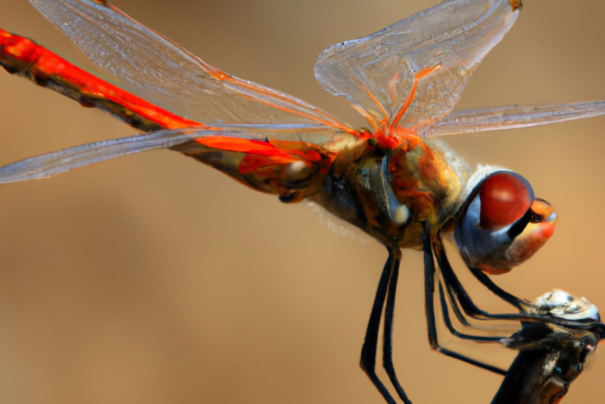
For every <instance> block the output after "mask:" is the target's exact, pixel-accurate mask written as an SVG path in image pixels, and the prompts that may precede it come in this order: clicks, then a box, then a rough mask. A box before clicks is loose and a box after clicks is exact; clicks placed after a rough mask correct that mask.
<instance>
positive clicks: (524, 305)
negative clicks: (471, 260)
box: [467, 265, 531, 312]
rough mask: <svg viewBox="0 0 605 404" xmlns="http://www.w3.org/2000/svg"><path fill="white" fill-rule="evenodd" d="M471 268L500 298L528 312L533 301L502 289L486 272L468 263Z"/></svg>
mask: <svg viewBox="0 0 605 404" xmlns="http://www.w3.org/2000/svg"><path fill="white" fill-rule="evenodd" d="M467 266H468V268H469V269H470V270H471V273H472V274H473V275H474V276H475V278H477V280H478V281H479V282H481V283H482V284H483V285H485V286H486V287H487V288H488V289H489V290H490V291H492V293H494V294H495V295H496V296H498V297H499V298H500V299H502V300H504V301H505V302H507V303H509V304H510V305H512V306H513V307H515V308H517V309H519V311H521V312H526V311H527V309H528V308H529V307H530V306H531V303H530V302H528V301H527V300H525V299H519V298H518V297H517V296H514V295H511V294H510V293H508V292H507V291H505V290H502V289H501V288H500V287H499V286H498V285H496V284H495V283H494V282H493V281H492V280H491V279H490V278H489V276H487V275H486V274H484V273H483V271H481V270H480V269H477V268H473V267H471V266H469V265H467Z"/></svg>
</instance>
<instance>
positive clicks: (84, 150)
mask: <svg viewBox="0 0 605 404" xmlns="http://www.w3.org/2000/svg"><path fill="white" fill-rule="evenodd" d="M336 132H337V131H335V130H332V131H328V130H326V129H325V128H323V127H321V128H317V127H309V126H301V125H292V126H288V125H275V126H271V125H259V126H254V125H244V126H241V127H237V126H228V125H227V126H225V127H224V130H205V129H196V128H186V129H167V130H160V131H157V132H154V133H152V134H145V135H138V136H131V137H125V138H119V139H112V140H106V141H101V142H95V143H89V144H85V145H82V146H76V147H71V148H68V149H64V150H61V151H58V152H53V153H48V154H44V155H41V156H35V157H30V158H27V159H25V160H21V161H17V162H15V163H12V164H8V165H5V166H3V167H0V184H5V183H9V182H17V181H25V180H31V179H41V178H48V177H52V176H54V175H57V174H61V173H64V172H67V171H69V170H73V169H75V168H80V167H84V166H88V165H91V164H94V163H99V162H102V161H105V160H111V159H114V158H117V157H122V156H127V155H129V154H135V153H140V152H143V151H148V150H155V149H166V148H174V147H177V146H179V145H183V144H184V143H187V142H196V143H197V144H198V145H206V143H210V141H209V140H208V139H213V142H212V144H213V145H214V146H215V147H214V149H215V150H222V151H233V150H235V151H238V152H250V151H251V150H252V149H251V147H250V145H252V146H255V147H254V149H255V150H256V149H258V150H261V152H262V153H264V155H267V154H269V157H271V152H273V153H274V154H275V153H277V154H279V153H280V152H279V151H278V150H273V149H270V148H269V147H268V145H269V143H268V142H270V141H282V142H288V141H290V142H294V141H296V142H298V143H300V144H301V145H305V146H306V147H307V148H312V147H319V148H322V147H321V146H320V144H322V143H326V144H327V143H330V141H333V140H334V137H335V136H336ZM306 136H308V137H309V139H313V140H314V143H313V142H310V141H308V139H305V137H306ZM205 139H206V140H205ZM217 139H220V140H221V141H220V142H218V141H217ZM260 139H262V141H261V140H260ZM319 139H321V141H320V142H318V140H319ZM238 142H239V143H238ZM246 142H247V143H246ZM208 147H209V148H212V146H208ZM208 147H207V148H208ZM246 147H247V149H246ZM274 149H275V148H274ZM322 149H323V148H322ZM279 157H281V158H282V160H283V153H281V154H279Z"/></svg>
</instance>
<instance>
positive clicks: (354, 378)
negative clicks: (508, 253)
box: [0, 0, 605, 404]
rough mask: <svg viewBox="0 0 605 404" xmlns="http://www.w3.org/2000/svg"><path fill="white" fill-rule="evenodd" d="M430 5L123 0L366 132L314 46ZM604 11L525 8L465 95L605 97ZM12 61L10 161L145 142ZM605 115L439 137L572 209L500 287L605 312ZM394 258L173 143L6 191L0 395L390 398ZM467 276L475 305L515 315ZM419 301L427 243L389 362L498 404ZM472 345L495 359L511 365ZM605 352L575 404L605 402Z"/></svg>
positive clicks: (32, 27)
mask: <svg viewBox="0 0 605 404" xmlns="http://www.w3.org/2000/svg"><path fill="white" fill-rule="evenodd" d="M434 3H435V1H427V0H406V1H401V0H372V1H367V0H327V1H326V0H324V1H316V0H314V1H305V2H300V1H293V0H254V1H249V0H173V1H170V2H167V1H160V0H119V1H118V0H116V1H115V4H116V5H117V6H119V7H121V8H122V9H123V10H125V11H126V12H127V13H129V14H130V15H132V16H134V17H135V18H137V19H138V20H140V21H142V22H143V23H145V24H146V25H148V26H150V27H152V28H154V29H155V30H157V31H160V32H162V33H164V34H166V35H167V36H168V37H170V38H172V39H174V40H175V41H177V42H178V43H180V44H182V45H183V46H185V47H186V48H188V49H190V50H191V51H193V53H195V54H197V55H199V56H201V57H202V58H203V59H204V60H205V61H207V62H208V63H210V64H213V65H215V66H217V67H219V68H220V69H223V70H225V71H227V72H230V73H232V74H234V75H236V76H239V77H242V78H245V79H248V80H252V81H256V82H259V83H262V84H264V85H267V86H270V87H273V88H276V89H280V90H282V91H286V92H288V93H290V94H293V95H295V96H297V97H300V98H302V99H304V100H306V101H308V102H311V103H313V104H315V105H317V106H319V107H322V108H324V109H326V110H328V111H330V112H333V113H334V114H336V115H337V116H339V117H341V118H342V119H343V120H344V121H348V122H350V123H352V124H355V125H356V126H358V125H361V124H363V122H362V120H361V118H359V117H358V116H356V114H355V113H354V112H353V111H352V110H351V109H350V108H349V107H348V106H347V105H345V104H344V103H342V102H340V101H339V100H337V99H335V98H333V97H331V96H330V95H328V94H327V93H326V92H324V91H323V90H322V89H321V87H320V86H319V85H318V84H317V83H316V81H315V78H314V76H313V66H314V63H315V60H316V58H317V56H318V55H319V53H320V52H321V51H322V50H323V49H324V48H326V47H328V46H329V45H332V44H334V43H337V42H341V41H343V40H346V39H351V38H354V37H359V36H363V35H367V34H369V33H372V32H374V31H377V30H379V29H381V28H383V27H385V26H387V25H389V24H391V23H393V22H395V21H397V20H399V19H401V18H404V17H407V16H408V15H410V14H412V13H414V12H417V11H420V10H422V9H425V8H427V7H429V6H431V5H433V4H434ZM0 4H1V5H2V7H1V10H2V11H1V12H0V27H2V28H4V29H7V30H9V31H12V32H16V33H20V34H22V35H26V36H29V37H31V38H34V39H36V40H37V41H38V42H40V43H44V44H46V45H48V46H50V47H51V48H52V49H54V50H56V51H58V52H59V53H60V54H62V55H65V56H67V57H69V58H70V59H72V60H75V61H77V62H78V63H85V61H84V58H83V57H82V56H80V55H79V53H78V51H77V50H76V49H75V48H74V47H73V46H72V45H71V44H70V42H69V40H67V39H66V38H64V37H63V36H62V34H61V33H59V32H58V31H56V30H55V29H54V28H53V27H52V26H51V25H50V24H49V23H47V22H46V21H45V20H44V19H43V18H42V17H41V16H39V15H38V14H37V13H36V12H35V10H34V9H33V8H32V7H31V6H30V5H29V4H28V3H27V2H26V1H25V0H19V1H17V0H2V1H1V3H0ZM604 18H605V3H603V1H601V0H577V1H574V2H570V1H565V0H527V1H526V2H525V8H524V9H523V12H522V13H521V15H520V18H519V20H518V22H517V24H516V26H515V27H514V28H513V30H512V32H511V33H510V34H508V36H507V37H506V38H505V40H504V42H503V43H502V44H501V45H499V46H498V47H497V48H496V49H495V50H494V51H493V52H492V53H491V54H490V55H489V56H488V57H487V59H486V60H485V61H484V63H483V64H482V66H481V68H480V69H479V70H478V72H477V73H476V74H475V76H474V78H473V79H472V80H471V83H470V85H469V86H468V88H467V90H466V91H465V93H464V96H463V98H462V101H461V103H460V105H459V107H460V108H469V107H483V106H496V105H504V104H513V103H555V102H573V101H588V100H597V99H605V79H604V78H603V71H604V69H605V53H604V52H603V44H604V43H605V26H604V25H603V23H602V22H603V20H604ZM1 73H2V74H0V89H1V90H0V120H1V122H2V126H1V129H0V142H1V143H0V144H2V147H1V148H0V164H6V163H10V162H12V161H15V160H18V159H21V158H25V157H29V156H32V155H37V154H42V153H45V152H50V151H54V150H58V149H61V148H64V147H69V146H74V145H78V144H82V143H88V142H92V141H96V140H101V139H107V138H116V137H122V136H128V135H131V134H133V133H134V131H133V130H132V129H130V128H128V127H126V126H124V125H123V124H121V123H120V122H118V121H116V120H114V119H112V118H111V117H109V116H106V115H104V114H103V113H101V112H99V111H96V110H87V109H84V108H81V107H80V106H79V105H78V104H77V103H75V102H73V101H71V100H68V99H66V98H64V97H61V96H59V95H57V94H55V93H53V92H51V91H48V90H44V89H41V88H38V87H36V86H34V85H32V84H31V83H29V82H27V81H25V80H23V79H20V78H16V77H11V76H9V75H8V74H5V73H4V72H1ZM604 125H605V119H604V118H597V119H592V120H585V121H578V122H572V123H566V124H560V125H556V126H548V127H542V128H535V129H528V130H517V131H508V132H492V133H489V134H484V135H467V136H460V137H456V138H450V139H447V141H448V143H449V144H450V145H451V146H452V147H453V148H455V149H456V150H457V151H458V152H460V153H461V154H462V155H463V156H464V157H465V158H467V159H468V161H469V162H470V163H471V164H472V165H476V164H477V163H478V162H483V163H497V164H501V165H504V166H506V167H509V168H512V169H514V170H516V171H518V172H520V173H522V174H523V175H524V176H526V177H527V178H528V179H529V180H530V182H531V183H532V184H533V186H534V189H535V190H536V193H537V194H538V195H539V196H541V197H543V198H545V199H547V200H548V201H550V202H552V203H553V204H554V206H555V207H556V208H557V210H558V212H559V214H560V222H559V225H558V229H557V232H556V235H555V237H554V238H553V239H552V240H551V241H550V242H549V244H547V246H546V247H545V248H544V249H543V250H542V251H541V252H540V253H539V254H538V255H537V256H536V257H535V258H533V259H532V260H531V261H530V262H529V263H527V264H525V265H523V266H522V267H521V268H519V269H517V270H516V271H514V272H513V273H511V274H509V275H506V276H502V277H498V278H497V279H496V280H497V281H498V282H499V283H500V284H501V285H502V286H503V287H504V288H505V289H507V290H510V291H511V292H513V293H515V294H517V295H519V296H522V297H527V298H530V299H533V298H535V297H536V296H538V295H541V294H543V293H544V292H546V291H548V290H550V289H551V288H553V287H555V286H556V287H561V288H564V289H565V290H567V291H569V292H572V293H575V294H578V295H583V296H586V297H587V298H589V299H590V300H591V301H592V302H593V303H595V304H596V305H597V306H598V307H601V308H605V294H604V293H603V289H604V288H605V283H604V282H603V281H604V279H605V275H603V273H604V272H603V271H604V269H605V268H602V265H603V264H602V262H603V259H602V254H603V251H605V246H603V239H604V237H605V236H604V235H603V230H602V229H603V227H604V226H605V212H604V209H603V206H604V203H603V202H604V201H605V195H604V187H603V184H604V182H605V181H604V180H603V171H604V170H605V158H604V157H603V150H604V146H605V141H604V139H603V136H602V132H603V131H604V130H605V129H603V127H604ZM452 253H453V251H452ZM452 256H455V254H452ZM385 259H386V252H385V251H384V250H383V248H382V247H380V246H379V245H378V244H377V243H376V242H374V241H372V240H368V239H366V240H365V242H360V241H359V239H354V238H351V237H347V236H341V235H338V234H336V233H335V232H333V231H331V230H330V229H329V228H328V226H326V225H325V223H323V222H322V220H321V219H320V218H317V217H316V215H314V214H313V213H312V212H311V211H310V210H309V209H308V208H307V207H306V206H305V205H304V204H299V205H296V206H286V205H283V204H281V203H280V202H279V201H278V200H277V198H275V197H271V196H266V195H262V194H260V193H254V192H252V191H250V190H248V189H246V188H244V187H242V186H241V185H239V184H237V183H235V182H234V181H232V180H230V179H228V178H227V177H225V176H223V175H222V174H220V173H217V172H214V171H213V170H212V169H210V168H208V167H205V166H202V165H200V164H198V163H196V162H194V161H193V160H190V159H187V158H184V157H182V156H180V155H178V154H176V153H171V152H151V153H144V154H142V155H139V156H131V157H128V158H124V159H119V160H116V161H112V162H109V163H105V164H100V165H97V166H93V167H89V168H87V169H82V170H77V171H75V172H72V173H68V174H65V175H61V176H59V177H56V178H53V179H50V180H44V181H33V182H28V183H18V184H12V185H5V186H2V188H1V189H0V404H5V403H19V404H21V403H23V404H26V403H36V404H47V403H48V404H50V403H91V404H92V403H128V404H135V403H146V404H151V403H234V402H245V403H341V402H347V403H381V402H382V399H381V398H380V396H379V395H378V393H377V392H376V391H375V389H374V388H373V387H372V386H371V384H370V383H369V381H368V380H367V379H366V377H365V376H364V375H363V374H362V372H361V370H360V369H359V367H358V358H359V352H360V349H361V343H362V340H363V335H364V332H365V327H366V322H367V320H368V315H369V310H370V306H371V302H372V299H373V295H374V292H375V287H376V284H377V282H378V276H379V273H380V270H381V267H382V265H383V262H384V260H385ZM454 264H455V265H456V267H457V268H459V270H458V272H459V273H460V274H466V271H464V269H463V268H462V266H461V262H460V260H459V259H458V258H455V259H454ZM463 278H464V280H465V281H466V284H467V285H468V288H469V289H471V290H472V291H473V296H474V297H475V298H476V299H477V302H478V303H479V304H480V305H482V306H484V307H486V308H490V309H494V310H497V309H504V307H503V306H501V305H499V304H498V303H497V302H496V301H495V299H494V298H493V297H492V296H490V295H489V294H488V293H486V292H485V291H484V289H483V288H482V287H481V286H479V285H478V284H476V283H474V282H472V281H471V280H470V279H468V277H467V276H463ZM421 301H422V270H421V256H420V254H419V253H417V252H406V253H405V255H404V263H403V265H402V275H401V277H400V292H399V297H398V306H397V318H396V326H395V333H396V334H395V363H396V365H397V369H398V373H399V375H400V378H401V380H402V381H403V384H404V386H405V387H406V389H407V391H408V393H409V395H410V397H411V398H412V399H413V401H414V403H416V404H421V403H436V402H448V403H487V402H489V400H490V399H491V397H492V396H493V394H494V393H495V391H496V389H497V387H498V386H499V384H500V382H501V377H499V376H495V375H492V374H489V373H487V372H485V371H482V370H479V369H475V368H473V367H471V366H469V365H466V364H463V363H460V362H457V361H455V360H453V359H449V358H446V357H444V356H441V355H439V354H436V353H432V352H431V351H430V349H429V346H428V343H427V340H426V326H425V322H424V319H423V307H422V304H421ZM452 346H455V347H458V345H452ZM463 348H464V347H463ZM466 349H467V352H472V353H475V354H476V355H480V356H481V357H482V358H484V359H486V360H488V361H490V362H492V363H496V364H499V365H500V366H507V363H508V361H510V359H511V358H512V355H511V354H510V353H507V352H503V349H500V348H497V347H496V348H495V349H489V348H488V349H485V348H484V347H477V346H474V345H471V346H470V348H468V347H467V348H466ZM603 355H605V354H604V353H597V354H596V355H595V356H594V357H593V358H592V360H591V361H590V362H591V363H590V364H589V366H588V370H587V371H586V372H585V374H583V375H582V376H581V377H580V379H578V381H577V382H576V383H575V384H574V386H573V387H572V389H571V392H570V393H569V395H568V397H567V398H566V401H565V402H569V403H571V402H576V403H577V402H583V401H588V400H589V399H590V398H591V397H595V396H603V394H605V387H604V384H603V383H602V379H603V375H604V374H605V358H604V357H602V356H603ZM600 356H601V357H600Z"/></svg>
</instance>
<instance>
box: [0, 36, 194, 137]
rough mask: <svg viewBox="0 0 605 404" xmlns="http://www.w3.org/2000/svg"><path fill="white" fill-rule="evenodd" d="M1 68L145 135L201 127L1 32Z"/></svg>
mask: <svg viewBox="0 0 605 404" xmlns="http://www.w3.org/2000/svg"><path fill="white" fill-rule="evenodd" d="M0 65H1V66H2V67H4V69H6V70H7V71H8V72H9V73H12V74H17V75H19V76H22V77H25V78H28V79H30V80H31V81H33V82H35V83H36V84H38V85H40V86H43V87H48V88H50V89H52V90H55V91H57V92H60V93H62V94H64V95H66V96H68V97H70V98H72V99H74V100H76V101H78V102H79V103H80V104H82V105H83V106H85V107H97V108H100V109H102V110H104V111H107V112H109V113H110V114H112V115H114V116H116V117H118V118H120V119H122V120H123V121H124V122H126V123H128V124H130V125H132V126H134V127H135V128H137V129H140V130H142V131H145V132H151V131H155V130H159V129H178V128H187V127H202V126H204V125H203V124H201V123H199V122H195V121H191V120H189V119H185V118H183V117H180V116H178V115H175V114H173V113H171V112H169V111H166V110H165V109H162V108H159V107H157V106H155V105H153V104H151V103H149V102H147V101H145V100H143V99H141V98H139V97H137V96H136V95H133V94H131V93H129V92H127V91H124V90H122V89H121V88H119V87H117V86H114V85H113V84H111V83H108V82H106V81H104V80H101V79H99V78H98V77H95V76H93V75H92V74H90V73H87V72H85V71H84V70H82V69H80V68H79V67H77V66H74V65H73V64H71V63H69V62H68V61H67V60H65V59H63V58H61V57H60V56H58V55H56V54H55V53H53V52H51V51H49V50H48V49H46V48H44V47H42V46H40V45H38V44H36V43H35V42H33V41H31V40H29V39H27V38H24V37H21V36H17V35H13V34H11V33H9V32H6V31H4V30H1V29H0Z"/></svg>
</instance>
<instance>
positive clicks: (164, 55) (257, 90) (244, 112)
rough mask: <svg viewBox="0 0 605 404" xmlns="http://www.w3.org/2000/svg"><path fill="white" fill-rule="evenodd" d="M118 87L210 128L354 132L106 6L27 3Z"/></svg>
mask: <svg viewBox="0 0 605 404" xmlns="http://www.w3.org/2000/svg"><path fill="white" fill-rule="evenodd" d="M30 2H31V3H32V4H33V5H34V6H35V7H36V8H37V9H38V11H40V13H42V15H44V17H46V18H47V19H48V20H49V21H51V22H52V23H54V24H55V25H56V26H57V27H58V28H60V29H61V30H62V31H63V32H65V34H67V36H69V37H70V38H71V40H72V41H73V42H74V43H75V44H76V45H77V46H78V47H79V48H80V49H81V50H82V51H83V52H84V53H85V54H86V56H87V57H88V58H89V59H90V60H92V61H93V62H94V63H95V64H96V65H97V66H98V67H100V68H101V69H102V70H104V71H105V72H106V73H108V74H109V75H111V76H113V77H115V78H116V79H117V80H119V83H118V84H119V85H120V87H122V88H124V89H125V90H127V91H129V92H131V93H133V94H136V95H137V96H139V97H141V98H143V99H145V100H147V101H149V102H151V103H153V104H155V105H157V106H159V107H161V108H165V109H167V110H168V111H171V112H173V113H175V114H177V115H180V116H182V117H184V118H187V119H191V120H194V121H198V122H203V123H205V124H207V123H216V122H220V123H230V124H237V123H251V124H268V123H269V124H270V123H288V124H325V125H328V126H331V127H336V128H340V129H343V130H346V131H349V132H352V130H351V129H350V128H349V127H348V126H346V125H343V124H341V123H339V122H338V120H336V119H335V118H334V117H332V116H331V115H329V114H328V113H326V112H324V111H322V110H320V109H318V108H316V107H314V106H312V105H309V104H307V103H305V102H303V101H301V100H298V99H296V98H294V97H291V96H289V95H287V94H284V93H281V92H279V91H275V90H272V89H269V88H266V87H263V86H260V85H258V84H255V83H251V82H248V81H245V80H241V79H238V78H235V77H233V76H230V75H228V74H226V73H224V72H221V71H220V70H218V69H216V68H214V67H212V66H210V65H208V64H207V63H205V62H203V61H202V60H201V59H199V58H198V57H196V56H194V55H192V54H191V53H189V52H188V51H186V50H185V49H183V48H181V47H180V46H179V45H177V44H175V43H174V42H172V41H170V40H169V39H167V38H165V37H163V36H161V35H160V34H158V33H156V32H154V31H152V30H150V29H148V28H147V27H145V26H143V25H142V24H140V23H138V22H136V21H135V20H133V19H131V18H130V17H128V16H127V15H125V14H124V13H122V12H121V11H120V10H118V9H117V8H115V7H113V6H112V5H110V4H109V3H107V2H105V1H104V0H30Z"/></svg>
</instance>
